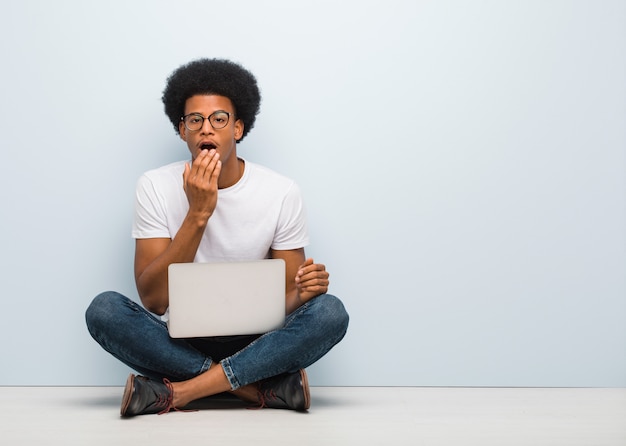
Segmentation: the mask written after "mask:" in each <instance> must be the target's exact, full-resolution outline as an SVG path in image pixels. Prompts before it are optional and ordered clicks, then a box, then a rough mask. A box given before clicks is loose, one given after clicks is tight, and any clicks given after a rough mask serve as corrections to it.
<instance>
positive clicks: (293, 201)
mask: <svg viewBox="0 0 626 446" xmlns="http://www.w3.org/2000/svg"><path fill="white" fill-rule="evenodd" d="M308 244H309V233H308V228H307V224H306V209H305V207H304V202H303V200H302V194H301V193H300V188H299V187H298V185H297V184H295V183H292V185H291V187H290V188H289V189H288V190H287V193H286V195H285V198H284V199H283V203H282V207H281V210H280V216H279V219H278V225H277V227H276V234H275V235H274V241H273V243H272V249H276V250H287V249H298V248H303V247H305V246H307V245H308Z"/></svg>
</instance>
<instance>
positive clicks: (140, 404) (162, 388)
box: [120, 374, 174, 417]
mask: <svg viewBox="0 0 626 446" xmlns="http://www.w3.org/2000/svg"><path fill="white" fill-rule="evenodd" d="M173 394H174V392H173V390H172V384H171V383H170V382H169V381H168V380H167V379H165V378H164V379H163V382H162V383H160V382H158V381H152V380H150V379H148V378H146V377H145V376H135V375H133V374H131V375H130V376H129V377H128V379H127V380H126V388H125V389H124V396H123V398H122V406H121V408H120V414H121V416H123V417H133V416H135V415H144V414H149V413H158V414H162V413H166V412H169V411H170V409H173V406H172V397H173Z"/></svg>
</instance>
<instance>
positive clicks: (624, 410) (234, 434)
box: [0, 387, 626, 446]
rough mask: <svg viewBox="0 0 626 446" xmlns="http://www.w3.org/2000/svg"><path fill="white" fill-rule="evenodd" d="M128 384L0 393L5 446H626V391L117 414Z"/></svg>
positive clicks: (342, 394)
mask: <svg viewBox="0 0 626 446" xmlns="http://www.w3.org/2000/svg"><path fill="white" fill-rule="evenodd" d="M121 395H122V388H121V387H0V400H1V401H2V405H1V409H0V411H1V413H0V415H1V417H0V438H1V439H2V440H1V441H2V444H5V445H11V446H13V445H51V444H54V445H89V446H97V445H110V446H124V445H133V446H139V445H157V446H158V445H175V446H179V445H185V444H188V445H194V446H196V445H227V446H236V445H255V446H258V445H272V446H279V445H289V446H307V445H332V446H334V445H350V446H352V445H385V446H398V445H420V446H421V445H424V446H427V445H454V446H460V445H477V446H489V445H498V446H513V445H532V446H540V445H549V446H556V445H567V446H576V445H581V446H582V445H585V446H603V445H607V446H608V445H611V446H624V445H626V389H546V388H542V389H527V388H525V389H519V388H422V387H409V388H406V387H404V388H401V387H384V388H382V387H373V388H372V387H313V388H312V389H311V398H312V402H311V409H310V410H309V412H308V413H296V412H292V411H286V410H272V409H263V410H249V409H245V408H242V407H241V406H240V404H239V403H237V402H235V401H233V400H230V399H223V398H220V399H217V400H215V399H214V400H208V401H203V402H202V403H201V406H202V410H199V411H195V412H185V413H182V412H171V413H169V414H166V415H144V416H138V417H135V418H131V419H121V418H120V417H119V404H120V400H121Z"/></svg>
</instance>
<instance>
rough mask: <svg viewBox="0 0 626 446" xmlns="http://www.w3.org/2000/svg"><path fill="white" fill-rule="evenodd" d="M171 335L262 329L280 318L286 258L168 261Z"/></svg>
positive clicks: (280, 322) (282, 317) (257, 331)
mask: <svg viewBox="0 0 626 446" xmlns="http://www.w3.org/2000/svg"><path fill="white" fill-rule="evenodd" d="M168 274H169V279H168V282H169V283H168V287H169V304H170V305H169V320H168V323H167V325H168V331H169V334H170V336H171V337H172V338H196V337H211V336H234V335H255V334H263V333H266V332H268V331H271V330H275V329H277V328H280V327H281V326H282V325H283V324H284V322H285V262H284V260H282V259H265V260H254V261H246V262H225V263H222V262H219V263H173V264H171V265H170V266H169V269H168Z"/></svg>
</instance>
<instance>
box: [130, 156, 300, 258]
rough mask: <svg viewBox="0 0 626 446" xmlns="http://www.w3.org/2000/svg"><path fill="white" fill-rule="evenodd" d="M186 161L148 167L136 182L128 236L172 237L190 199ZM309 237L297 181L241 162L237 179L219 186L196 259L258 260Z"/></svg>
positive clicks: (178, 227)
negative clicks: (215, 201) (222, 187)
mask: <svg viewBox="0 0 626 446" xmlns="http://www.w3.org/2000/svg"><path fill="white" fill-rule="evenodd" d="M185 162H186V161H179V162H176V163H173V164H169V165H167V166H163V167H161V168H158V169H155V170H151V171H148V172H146V173H145V174H144V175H142V176H141V178H140V179H139V181H138V183H137V193H136V203H135V220H134V223H133V230H132V236H133V237H134V238H136V239H144V238H172V239H173V238H174V236H175V235H176V233H177V232H178V230H179V229H180V227H181V225H182V223H183V220H184V218H185V216H186V215H187V211H188V210H189V203H188V201H187V196H186V195H185V191H184V190H183V171H184V167H185ZM308 243H309V236H308V231H307V226H306V214H305V209H304V204H303V202H302V197H301V194H300V189H299V188H298V186H297V184H296V183H295V182H294V181H292V180H290V179H289V178H286V177H284V176H282V175H280V174H278V173H276V172H274V171H272V170H270V169H268V168H265V167H263V166H260V165H258V164H253V163H251V162H248V161H246V162H245V169H244V173H243V176H242V177H241V179H240V180H239V181H238V182H237V183H236V184H235V185H233V186H231V187H228V188H226V189H219V190H218V195H217V206H216V208H215V211H214V212H213V215H212V216H211V218H210V219H209V222H208V225H207V227H206V230H205V231H204V235H203V236H202V241H201V242H200V246H199V247H198V251H197V253H196V257H195V259H194V261H196V262H210V261H236V260H257V259H263V258H267V257H268V255H269V250H270V248H272V249H275V250H286V249H297V248H302V247H304V246H306V245H308Z"/></svg>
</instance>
